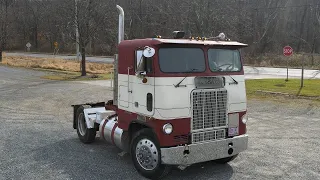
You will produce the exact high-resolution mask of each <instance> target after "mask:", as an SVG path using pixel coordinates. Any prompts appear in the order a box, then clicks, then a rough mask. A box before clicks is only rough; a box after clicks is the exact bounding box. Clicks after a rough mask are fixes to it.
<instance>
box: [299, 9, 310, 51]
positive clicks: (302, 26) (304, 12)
mask: <svg viewBox="0 0 320 180" xmlns="http://www.w3.org/2000/svg"><path fill="white" fill-rule="evenodd" d="M306 5H307V3H306ZM307 10H308V6H306V7H305V8H304V11H303V15H302V18H301V22H300V33H299V37H300V38H302V36H303V32H304V28H305V27H304V25H305V19H306V14H307ZM300 50H301V40H299V42H298V47H297V52H300Z"/></svg>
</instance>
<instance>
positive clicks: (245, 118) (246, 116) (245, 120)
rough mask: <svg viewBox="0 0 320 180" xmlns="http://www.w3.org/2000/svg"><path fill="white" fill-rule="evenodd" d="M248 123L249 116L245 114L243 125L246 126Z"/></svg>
mask: <svg viewBox="0 0 320 180" xmlns="http://www.w3.org/2000/svg"><path fill="white" fill-rule="evenodd" d="M247 121H248V115H246V114H245V115H243V116H242V123H243V124H246V123H247Z"/></svg>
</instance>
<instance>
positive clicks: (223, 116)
mask: <svg viewBox="0 0 320 180" xmlns="http://www.w3.org/2000/svg"><path fill="white" fill-rule="evenodd" d="M226 125H227V90H225V89H215V90H196V91H193V92H192V131H193V132H194V131H197V130H205V129H206V130H210V129H217V128H222V127H224V126H226Z"/></svg>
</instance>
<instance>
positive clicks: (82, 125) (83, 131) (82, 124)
mask: <svg viewBox="0 0 320 180" xmlns="http://www.w3.org/2000/svg"><path fill="white" fill-rule="evenodd" d="M78 129H79V133H80V135H81V136H84V135H85V134H86V132H87V126H86V122H85V120H84V117H83V113H81V114H79V117H78Z"/></svg>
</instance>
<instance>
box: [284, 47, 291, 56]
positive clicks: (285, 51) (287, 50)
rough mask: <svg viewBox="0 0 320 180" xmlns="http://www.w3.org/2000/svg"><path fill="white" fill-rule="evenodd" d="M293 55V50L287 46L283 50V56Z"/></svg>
mask: <svg viewBox="0 0 320 180" xmlns="http://www.w3.org/2000/svg"><path fill="white" fill-rule="evenodd" d="M292 54H293V49H292V47H290V46H285V47H284V48H283V55H285V56H291V55H292Z"/></svg>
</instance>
